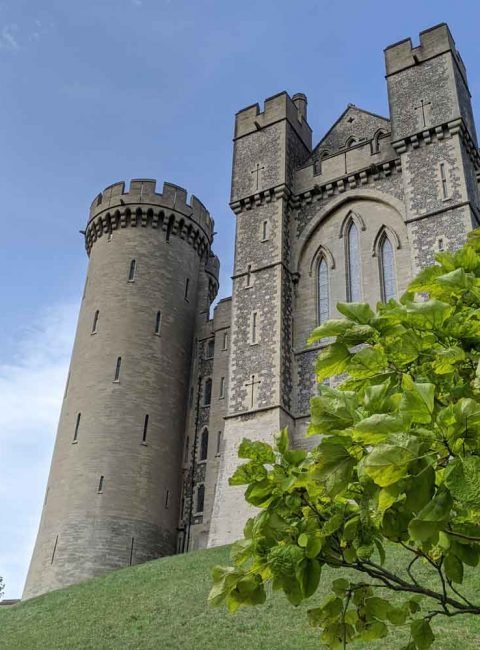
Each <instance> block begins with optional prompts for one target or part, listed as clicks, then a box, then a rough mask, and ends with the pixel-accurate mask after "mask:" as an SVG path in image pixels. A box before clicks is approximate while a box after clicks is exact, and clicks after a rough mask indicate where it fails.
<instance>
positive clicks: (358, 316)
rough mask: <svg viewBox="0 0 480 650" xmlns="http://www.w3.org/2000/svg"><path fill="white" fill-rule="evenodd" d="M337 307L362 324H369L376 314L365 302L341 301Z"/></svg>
mask: <svg viewBox="0 0 480 650" xmlns="http://www.w3.org/2000/svg"><path fill="white" fill-rule="evenodd" d="M337 309H338V311H339V312H340V313H341V314H343V315H344V316H346V317H347V318H349V319H350V320H353V321H354V322H355V323H360V324H361V325H368V324H369V323H370V322H371V321H372V319H373V318H374V316H375V314H374V313H373V311H372V309H371V307H370V305H367V304H366V303H363V302H339V303H337Z"/></svg>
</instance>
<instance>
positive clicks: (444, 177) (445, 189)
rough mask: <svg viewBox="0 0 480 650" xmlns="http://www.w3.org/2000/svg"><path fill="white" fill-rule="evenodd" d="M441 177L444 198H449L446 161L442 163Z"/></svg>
mask: <svg viewBox="0 0 480 650" xmlns="http://www.w3.org/2000/svg"><path fill="white" fill-rule="evenodd" d="M440 179H441V181H442V194H443V198H444V199H448V184H447V175H446V173H445V163H440Z"/></svg>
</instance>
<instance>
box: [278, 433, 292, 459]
mask: <svg viewBox="0 0 480 650" xmlns="http://www.w3.org/2000/svg"><path fill="white" fill-rule="evenodd" d="M275 444H276V446H277V449H278V451H279V452H280V453H281V454H282V455H284V454H285V453H286V452H287V451H288V448H289V445H290V441H289V439H288V429H287V428H286V427H285V428H284V429H282V430H281V431H280V433H277V435H276V436H275Z"/></svg>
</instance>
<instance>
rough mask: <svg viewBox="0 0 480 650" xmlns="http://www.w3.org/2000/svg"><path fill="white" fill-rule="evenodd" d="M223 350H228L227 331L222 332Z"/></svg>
mask: <svg viewBox="0 0 480 650" xmlns="http://www.w3.org/2000/svg"><path fill="white" fill-rule="evenodd" d="M222 349H223V350H228V332H224V334H223V348H222Z"/></svg>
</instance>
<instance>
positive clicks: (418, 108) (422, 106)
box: [414, 99, 432, 126]
mask: <svg viewBox="0 0 480 650" xmlns="http://www.w3.org/2000/svg"><path fill="white" fill-rule="evenodd" d="M431 104H432V102H425V101H424V100H423V99H421V100H420V106H414V108H415V110H416V111H418V110H421V111H422V121H423V124H422V126H427V119H426V114H425V107H426V106H431Z"/></svg>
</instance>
